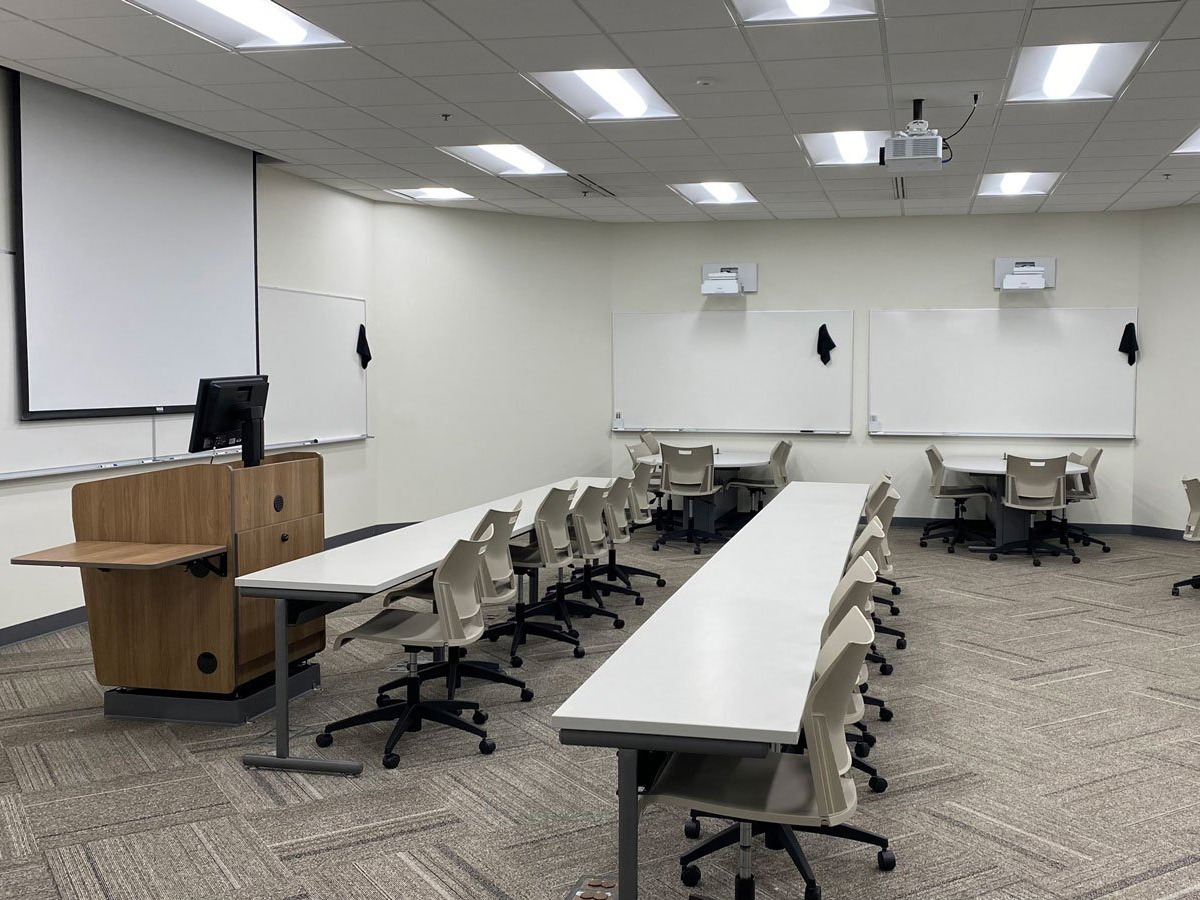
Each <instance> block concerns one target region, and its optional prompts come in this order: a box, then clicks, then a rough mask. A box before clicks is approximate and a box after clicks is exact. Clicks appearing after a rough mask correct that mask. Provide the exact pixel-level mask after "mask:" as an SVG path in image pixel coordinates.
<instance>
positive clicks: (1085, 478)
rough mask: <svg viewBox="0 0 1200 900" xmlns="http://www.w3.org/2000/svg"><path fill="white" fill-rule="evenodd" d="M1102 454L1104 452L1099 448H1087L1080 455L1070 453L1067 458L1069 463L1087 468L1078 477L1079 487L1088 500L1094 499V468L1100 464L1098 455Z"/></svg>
mask: <svg viewBox="0 0 1200 900" xmlns="http://www.w3.org/2000/svg"><path fill="white" fill-rule="evenodd" d="M1103 452H1104V450H1103V449H1102V448H1100V447H1088V448H1087V449H1086V450H1084V451H1083V454H1082V455H1080V454H1077V453H1072V454H1071V455H1070V456H1069V457H1068V459H1070V461H1071V462H1073V463H1079V465H1081V466H1085V467H1086V468H1087V471H1086V472H1084V473H1083V474H1081V475H1079V476H1078V477H1079V486H1080V488H1082V490H1083V493H1084V494H1086V495H1087V498H1088V499H1089V500H1095V499H1096V466H1097V465H1098V464H1099V463H1100V454H1102V453H1103Z"/></svg>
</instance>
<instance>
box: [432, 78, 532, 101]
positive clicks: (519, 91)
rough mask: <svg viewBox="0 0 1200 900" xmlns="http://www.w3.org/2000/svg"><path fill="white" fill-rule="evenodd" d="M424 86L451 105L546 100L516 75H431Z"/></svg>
mask: <svg viewBox="0 0 1200 900" xmlns="http://www.w3.org/2000/svg"><path fill="white" fill-rule="evenodd" d="M420 81H421V84H423V85H424V86H425V87H427V88H429V90H431V91H433V92H434V93H435V94H437V95H438V96H439V97H444V98H445V99H446V100H449V101H450V102H451V103H487V102H490V101H493V100H543V99H545V96H546V95H545V94H543V93H542V92H541V91H539V90H538V89H537V88H536V87H534V86H533V85H532V84H530V83H529V82H528V81H526V80H525V79H524V78H522V77H521V76H520V75H517V74H515V73H498V74H495V75H430V76H426V77H424V78H422V79H420Z"/></svg>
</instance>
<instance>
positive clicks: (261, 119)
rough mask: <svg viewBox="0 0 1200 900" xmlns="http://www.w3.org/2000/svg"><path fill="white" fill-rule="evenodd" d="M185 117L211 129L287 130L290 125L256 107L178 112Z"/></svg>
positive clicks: (181, 116)
mask: <svg viewBox="0 0 1200 900" xmlns="http://www.w3.org/2000/svg"><path fill="white" fill-rule="evenodd" d="M178 115H179V118H181V119H185V120H187V121H189V122H192V123H194V124H196V125H200V126H202V127H204V128H211V129H212V130H213V131H289V130H291V129H292V128H293V126H292V125H290V124H288V123H287V122H284V121H283V120H282V119H277V118H275V117H274V116H271V115H267V114H266V113H264V112H259V111H258V110H257V109H208V110H201V109H197V110H190V111H185V112H180V113H179V114H178Z"/></svg>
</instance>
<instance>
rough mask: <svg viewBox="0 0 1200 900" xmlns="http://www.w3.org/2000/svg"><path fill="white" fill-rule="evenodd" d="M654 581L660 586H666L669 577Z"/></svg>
mask: <svg viewBox="0 0 1200 900" xmlns="http://www.w3.org/2000/svg"><path fill="white" fill-rule="evenodd" d="M654 583H655V584H656V585H658V587H666V586H667V579H665V578H660V579H658V581H656V582H654Z"/></svg>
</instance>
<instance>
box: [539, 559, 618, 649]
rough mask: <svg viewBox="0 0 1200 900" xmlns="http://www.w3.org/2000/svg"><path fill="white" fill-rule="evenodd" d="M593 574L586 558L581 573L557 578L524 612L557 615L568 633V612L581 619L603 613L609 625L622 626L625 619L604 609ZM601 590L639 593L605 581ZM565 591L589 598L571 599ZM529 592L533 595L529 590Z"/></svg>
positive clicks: (569, 624)
mask: <svg viewBox="0 0 1200 900" xmlns="http://www.w3.org/2000/svg"><path fill="white" fill-rule="evenodd" d="M595 574H596V573H595V571H594V570H593V569H592V564H591V563H590V562H586V563H584V565H583V574H582V575H580V576H579V577H578V578H575V579H572V580H571V581H565V582H564V581H559V582H558V583H557V584H555V585H554V587H552V588H550V589H549V590H547V591H546V595H545V597H543V598H542V600H541V601H540V602H538V603H535V604H533V605H532V606H530V607H529V610H528V611H527V612H526V615H528V616H544V615H553V616H554V617H555V618H556V619H560V620H562V621H563V622H565V623H566V625H567V633H568V634H571V632H573V631H574V629H573V628H572V627H571V620H570V617H571V615H572V614H574V615H576V616H579V617H580V618H583V619H588V618H591V617H592V616H604V617H605V618H608V619H612V620H613V628H624V627H625V620H624V619H622V618H621V617H620V616H619V615H617V614H616V613H615V612H613V611H612V610H611V609H608V608H607V607H606V606H605V605H604V601H603V600H602V599H601V598H600V592H601V588H600V586H599V585H598V584H597V583H596V578H595ZM603 590H604V591H605V592H607V593H614V594H625V595H628V596H630V597H635V598H636V597H641V594H640V593H639V592H638V591H635V590H632V589H631V588H626V587H621V586H620V585H616V584H605V585H604V588H603ZM568 594H581V595H582V596H583V597H584V599H586V600H591V601H592V602H591V603H584V602H583V601H582V600H571V599H569V597H568V596H567V595H568ZM531 596H537V595H536V594H533V595H531ZM572 636H574V635H572Z"/></svg>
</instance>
